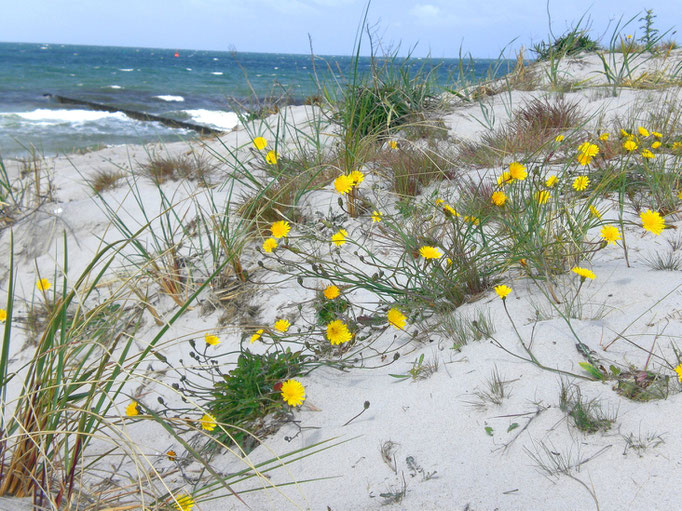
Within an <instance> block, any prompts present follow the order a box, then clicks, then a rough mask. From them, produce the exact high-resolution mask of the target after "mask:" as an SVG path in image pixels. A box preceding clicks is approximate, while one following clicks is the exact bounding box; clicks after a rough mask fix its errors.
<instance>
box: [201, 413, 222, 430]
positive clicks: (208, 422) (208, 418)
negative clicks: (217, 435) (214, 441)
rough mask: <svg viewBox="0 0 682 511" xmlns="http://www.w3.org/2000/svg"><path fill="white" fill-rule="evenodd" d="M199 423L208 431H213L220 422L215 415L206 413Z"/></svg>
mask: <svg viewBox="0 0 682 511" xmlns="http://www.w3.org/2000/svg"><path fill="white" fill-rule="evenodd" d="M199 423H200V424H201V429H203V430H206V431H213V430H214V429H215V427H216V426H217V425H218V423H217V422H216V420H215V417H214V416H213V415H211V414H209V413H205V414H204V415H203V417H201V420H200V421H199Z"/></svg>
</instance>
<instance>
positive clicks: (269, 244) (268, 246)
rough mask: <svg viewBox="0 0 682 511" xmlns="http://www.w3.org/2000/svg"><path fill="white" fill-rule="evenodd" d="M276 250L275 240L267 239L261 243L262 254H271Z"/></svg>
mask: <svg viewBox="0 0 682 511" xmlns="http://www.w3.org/2000/svg"><path fill="white" fill-rule="evenodd" d="M276 248H277V240H276V239H275V238H268V239H266V240H265V241H264V242H263V252H268V253H270V252H272V251H273V250H275V249H276Z"/></svg>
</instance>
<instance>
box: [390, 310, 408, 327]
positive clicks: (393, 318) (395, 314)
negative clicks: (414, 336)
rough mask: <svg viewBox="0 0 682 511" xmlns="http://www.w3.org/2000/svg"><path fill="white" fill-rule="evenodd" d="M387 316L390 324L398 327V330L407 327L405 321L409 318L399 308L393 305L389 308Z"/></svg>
mask: <svg viewBox="0 0 682 511" xmlns="http://www.w3.org/2000/svg"><path fill="white" fill-rule="evenodd" d="M386 318H387V319H388V324H389V325H392V326H394V327H396V328H397V329H398V330H404V329H405V323H406V322H407V318H406V317H405V315H404V314H403V313H402V312H400V311H399V310H398V309H396V308H394V307H391V308H390V309H389V310H388V314H387V315H386Z"/></svg>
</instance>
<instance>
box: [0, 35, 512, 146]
mask: <svg viewBox="0 0 682 511" xmlns="http://www.w3.org/2000/svg"><path fill="white" fill-rule="evenodd" d="M374 63H375V64H376V61H375V62H374ZM372 64H373V62H372V59H370V58H369V57H360V58H359V60H358V62H357V72H358V73H368V72H370V69H371V66H372ZM460 64H461V65H460ZM495 64H496V62H495V61H492V60H489V59H475V60H474V59H467V60H463V61H462V62H460V60H459V59H417V58H411V59H409V61H408V67H409V69H410V70H411V72H413V73H417V72H419V70H421V71H422V72H424V71H428V70H433V76H434V78H435V82H436V84H437V87H442V88H444V89H445V88H448V87H453V86H455V85H456V84H457V83H458V80H460V79H461V77H462V76H463V75H466V76H467V78H468V79H477V78H480V77H484V76H486V75H487V73H489V72H490V70H491V68H496V71H495V73H496V74H501V73H504V72H506V71H507V69H508V65H509V63H502V64H503V65H501V66H496V65H495ZM497 64H499V62H497ZM354 70H355V68H354V61H353V58H352V57H350V56H315V57H314V58H313V57H312V56H311V55H292V54H279V53H243V52H238V53H237V52H222V51H202V50H183V49H174V48H170V49H160V48H132V47H111V46H83V45H69V44H39V43H0V158H5V159H6V158H24V157H26V156H27V155H31V154H38V155H42V156H53V155H56V154H62V153H70V152H75V151H87V150H92V149H95V148H100V147H104V146H109V145H118V144H127V143H138V144H140V143H142V144H143V143H151V142H170V141H178V140H186V139H188V138H192V137H195V136H196V133H195V132H194V131H191V130H188V129H185V128H173V127H168V126H166V125H164V124H161V123H159V122H153V121H143V120H137V119H134V118H131V117H129V116H127V115H126V114H124V113H122V112H119V111H114V112H107V111H98V110H93V109H91V108H89V107H87V106H82V105H70V104H63V103H60V102H58V101H57V100H56V99H55V96H63V97H67V98H71V99H75V100H79V101H88V102H94V103H99V104H104V105H107V106H110V107H112V108H113V109H127V110H132V111H136V112H142V113H146V114H152V115H158V116H163V117H167V118H171V119H175V120H179V121H186V122H191V123H193V124H198V125H201V126H206V127H210V128H214V129H218V130H222V131H229V130H231V129H233V128H234V127H235V126H237V125H238V124H239V118H240V117H239V114H243V113H244V112H246V111H249V110H255V109H257V108H258V107H260V106H262V105H266V104H270V103H273V102H279V103H280V104H282V103H286V104H294V105H296V104H302V103H304V102H305V101H306V100H307V99H309V98H311V97H313V96H315V95H316V94H318V91H319V84H323V85H324V86H325V87H327V88H328V89H329V90H334V88H338V87H339V86H342V85H343V84H344V83H348V80H349V76H350V75H351V73H353V72H354Z"/></svg>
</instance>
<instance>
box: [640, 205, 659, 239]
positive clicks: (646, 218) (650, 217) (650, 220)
mask: <svg viewBox="0 0 682 511" xmlns="http://www.w3.org/2000/svg"><path fill="white" fill-rule="evenodd" d="M639 218H641V219H642V227H643V228H644V229H645V230H647V231H650V232H653V233H654V234H656V235H659V234H661V233H662V232H663V229H665V219H664V218H663V217H662V216H661V215H660V213H659V212H658V211H651V210H650V209H647V210H646V211H644V212H643V213H640V214H639Z"/></svg>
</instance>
